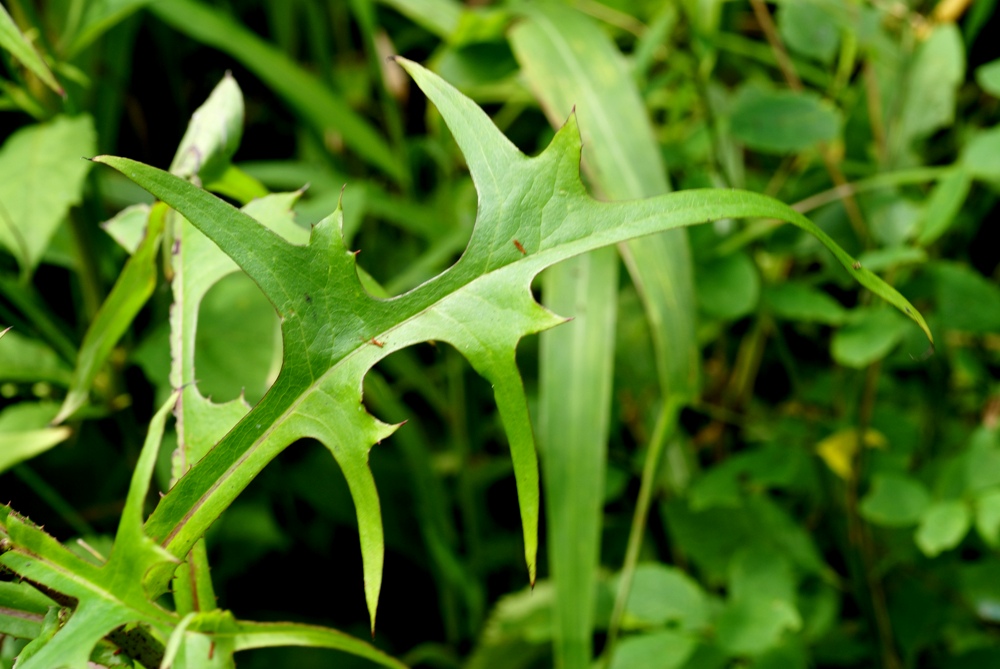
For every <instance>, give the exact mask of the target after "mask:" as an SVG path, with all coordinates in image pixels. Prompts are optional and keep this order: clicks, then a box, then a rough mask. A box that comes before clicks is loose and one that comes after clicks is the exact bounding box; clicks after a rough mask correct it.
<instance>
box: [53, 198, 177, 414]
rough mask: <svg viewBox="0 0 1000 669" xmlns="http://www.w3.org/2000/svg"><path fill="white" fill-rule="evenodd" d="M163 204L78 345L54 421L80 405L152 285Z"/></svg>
mask: <svg viewBox="0 0 1000 669" xmlns="http://www.w3.org/2000/svg"><path fill="white" fill-rule="evenodd" d="M165 215H166V208H165V207H162V206H161V207H158V208H154V209H153V210H152V211H151V212H150V215H149V219H148V221H149V222H148V225H147V229H146V237H145V239H143V241H142V243H140V244H139V248H138V249H136V251H135V253H134V254H133V255H132V257H131V258H129V259H128V261H127V262H126V263H125V268H124V269H122V273H121V275H119V277H118V280H117V281H116V282H115V285H114V287H113V288H112V289H111V293H110V294H109V295H108V297H107V299H106V300H105V301H104V304H102V305H101V308H100V309H99V310H98V312H97V315H96V316H95V317H94V322H93V323H91V324H90V327H89V328H88V329H87V334H86V335H84V337H83V344H82V345H81V346H80V353H79V355H78V357H77V361H76V369H75V370H74V371H73V382H72V384H70V389H69V393H67V394H66V399H65V400H64V401H63V405H62V408H61V409H60V410H59V414H58V415H57V416H56V417H55V420H54V422H55V423H61V422H63V421H64V420H66V419H67V418H69V417H70V416H71V415H73V413H74V412H75V411H76V410H77V409H79V408H80V407H81V406H83V405H84V403H86V401H87V394H88V392H89V391H90V388H91V386H92V385H93V383H94V379H95V378H96V377H97V374H98V372H100V371H101V368H102V367H103V366H104V364H105V363H106V362H107V360H108V357H109V356H110V355H111V351H112V349H113V348H114V346H115V344H117V343H118V340H119V339H121V337H122V335H124V334H125V332H126V331H127V330H128V328H129V326H130V325H131V324H132V320H133V319H134V318H135V316H136V314H138V313H139V310H140V309H142V307H143V305H144V304H146V301H147V300H148V299H149V296H150V295H152V294H153V288H155V287H156V258H157V252H158V251H159V250H160V235H161V234H162V233H163V225H164V217H165Z"/></svg>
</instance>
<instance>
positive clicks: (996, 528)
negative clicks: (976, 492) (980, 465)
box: [976, 488, 1000, 547]
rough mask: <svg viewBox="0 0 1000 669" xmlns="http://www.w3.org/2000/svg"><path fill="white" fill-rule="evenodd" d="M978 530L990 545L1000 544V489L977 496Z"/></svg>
mask: <svg viewBox="0 0 1000 669" xmlns="http://www.w3.org/2000/svg"><path fill="white" fill-rule="evenodd" d="M976 531H977V532H979V536H981V537H982V538H983V541H985V542H986V543H987V544H989V545H990V546H992V547H996V546H1000V489H996V488H994V489H993V490H988V491H985V492H984V493H983V494H981V495H980V496H978V497H977V498H976Z"/></svg>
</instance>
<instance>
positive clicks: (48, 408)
mask: <svg viewBox="0 0 1000 669" xmlns="http://www.w3.org/2000/svg"><path fill="white" fill-rule="evenodd" d="M9 338H10V335H8V336H7V337H4V339H5V341H4V342H3V343H0V349H3V348H4V346H5V345H6V343H7V342H6V340H7V339H9ZM54 415H55V406H54V405H52V404H49V403H29V402H22V403H19V404H14V405H12V406H9V407H7V408H6V409H4V410H3V411H0V444H2V447H0V473H2V472H5V471H7V470H8V469H10V468H11V467H13V466H14V465H16V464H18V463H19V462H23V461H25V460H28V459H30V458H33V457H35V456H36V455H38V454H39V453H44V452H45V451H47V450H48V449H50V448H52V447H53V446H55V445H56V444H58V443H61V442H63V441H65V440H66V439H68V438H69V436H70V434H72V431H71V430H70V429H69V428H68V427H49V422H50V421H51V420H52V416H54Z"/></svg>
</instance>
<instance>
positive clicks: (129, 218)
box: [101, 202, 152, 254]
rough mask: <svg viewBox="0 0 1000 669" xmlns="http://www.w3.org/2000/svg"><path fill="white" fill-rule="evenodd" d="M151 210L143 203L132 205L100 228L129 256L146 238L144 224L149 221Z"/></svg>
mask: <svg viewBox="0 0 1000 669" xmlns="http://www.w3.org/2000/svg"><path fill="white" fill-rule="evenodd" d="M151 209H152V207H151V206H150V205H148V204H146V203H144V202H143V203H140V204H133V205H131V206H129V207H125V208H124V209H122V210H121V211H119V212H118V213H117V214H115V215H114V216H112V217H111V218H109V219H108V220H106V221H105V222H104V223H102V224H101V227H102V228H104V231H105V232H106V233H108V234H109V235H111V237H112V239H114V240H115V241H116V242H118V245H119V246H121V247H122V248H123V249H125V250H126V251H128V252H129V253H130V254H132V253H135V251H136V249H138V248H139V244H140V243H141V242H142V240H143V238H144V237H145V236H146V223H147V222H148V221H149V212H150V210H151Z"/></svg>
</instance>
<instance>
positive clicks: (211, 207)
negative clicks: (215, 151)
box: [94, 156, 302, 311]
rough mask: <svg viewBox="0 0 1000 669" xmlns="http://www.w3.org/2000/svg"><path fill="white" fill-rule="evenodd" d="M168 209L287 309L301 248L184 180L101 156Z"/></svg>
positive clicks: (100, 161)
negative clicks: (290, 276)
mask: <svg viewBox="0 0 1000 669" xmlns="http://www.w3.org/2000/svg"><path fill="white" fill-rule="evenodd" d="M94 161H95V162H98V163H104V164H105V165H109V166H111V167H113V168H115V169H116V170H118V171H119V172H121V173H122V174H124V175H125V176H127V177H128V178H129V179H131V180H132V181H134V182H135V183H137V184H139V185H140V186H142V187H143V188H145V189H146V190H147V191H149V192H150V193H152V194H153V195H154V196H156V197H157V198H159V199H161V200H163V201H164V202H166V203H167V204H168V205H170V206H171V207H173V208H174V209H177V210H178V211H182V212H184V216H185V218H187V219H188V220H190V221H191V222H192V223H193V224H194V225H195V227H197V228H198V229H199V230H201V231H202V232H203V233H205V235H206V236H207V237H208V238H209V239H211V240H212V241H213V242H215V243H216V244H217V245H218V246H219V248H221V249H222V250H223V251H224V252H225V253H226V255H228V256H229V257H231V258H232V259H233V260H234V261H236V264H237V265H239V266H240V267H241V268H242V269H243V271H245V272H246V273H247V274H249V275H250V278H251V279H253V280H254V282H255V283H256V284H257V285H258V286H260V289H261V290H262V291H264V294H265V295H267V297H268V299H270V300H271V303H272V304H274V305H275V306H276V307H277V308H278V309H279V311H283V310H284V308H286V306H287V297H288V293H287V290H286V287H285V286H284V285H283V283H284V282H283V277H284V276H285V275H287V272H283V271H282V270H285V269H286V268H288V267H290V266H293V265H295V264H298V261H299V260H300V258H299V257H298V256H299V255H300V253H301V250H302V247H299V246H295V245H294V244H290V243H288V242H287V241H285V240H284V239H282V238H281V237H280V236H279V235H278V234H276V233H274V232H272V231H271V230H269V229H268V228H266V227H264V226H263V225H261V224H260V223H258V222H257V221H255V220H254V219H253V218H252V217H251V216H249V215H247V214H245V213H243V212H242V211H240V210H238V209H235V208H234V207H232V206H230V205H229V204H228V203H226V202H224V201H222V200H220V199H219V198H217V197H215V196H214V195H212V194H211V193H209V192H207V191H204V190H202V189H201V188H198V187H197V186H195V185H194V184H191V183H189V182H187V181H184V180H182V179H178V178H177V177H174V176H173V175H171V174H169V173H167V172H164V171H163V170H158V169H156V168H155V167H150V166H148V165H144V164H142V163H140V162H136V161H134V160H129V159H128V158H118V157H116V156H97V157H96V158H94Z"/></svg>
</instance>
